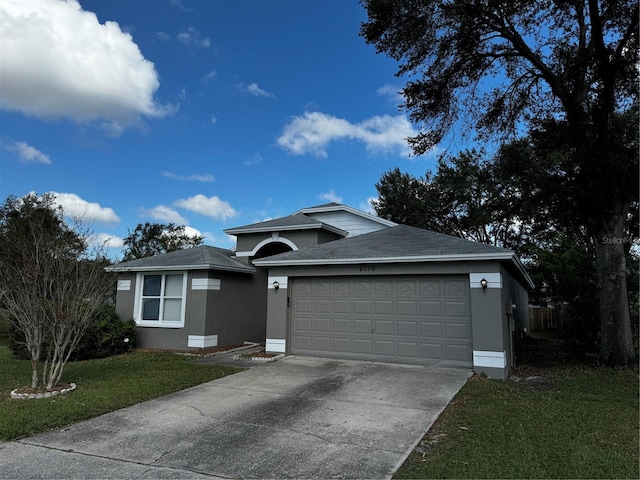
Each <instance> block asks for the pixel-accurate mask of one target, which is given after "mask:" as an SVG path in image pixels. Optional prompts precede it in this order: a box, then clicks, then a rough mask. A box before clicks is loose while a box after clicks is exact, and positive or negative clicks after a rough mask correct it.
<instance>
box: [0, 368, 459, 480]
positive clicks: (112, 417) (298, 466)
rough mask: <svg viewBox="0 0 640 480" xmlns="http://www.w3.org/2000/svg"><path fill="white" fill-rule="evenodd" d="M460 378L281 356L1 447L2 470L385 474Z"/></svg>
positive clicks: (124, 474) (127, 474)
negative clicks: (179, 390) (236, 372)
mask: <svg viewBox="0 0 640 480" xmlns="http://www.w3.org/2000/svg"><path fill="white" fill-rule="evenodd" d="M470 375H471V372H470V371H469V370H465V369H444V368H432V367H418V366H407V365H392V364H383V363H371V362H355V361H336V360H329V359H320V358H309V357H296V356H290V357H286V358H284V359H282V360H279V361H277V362H274V363H267V364H261V365H260V366H258V367H256V368H250V369H248V370H245V371H243V372H241V373H238V374H235V375H231V376H228V377H224V378H221V379H218V380H215V381H212V382H208V383H205V384H202V385H199V386H196V387H193V388H190V389H187V390H183V391H181V392H177V393H175V394H171V395H167V396H165V397H162V398H159V399H156V400H151V401H148V402H144V403H141V404H138V405H135V406H132V407H129V408H125V409H122V410H118V411H116V412H112V413H109V414H106V415H102V416H100V417H97V418H94V419H91V420H87V421H84V422H80V423H77V424H75V425H73V426H71V427H68V428H65V429H62V430H58V431H53V432H49V433H45V434H41V435H36V436H33V437H29V438H25V439H22V440H19V441H15V442H8V443H0V476H1V477H2V478H47V479H53V478H212V477H214V478H215V477H218V478H323V479H324V478H389V477H390V476H391V475H392V474H393V472H394V471H395V470H396V469H397V468H398V467H399V466H400V465H401V464H402V462H403V461H404V460H405V459H406V457H407V455H408V454H409V453H410V452H411V450H412V449H413V447H414V446H415V445H416V444H417V443H418V442H419V441H420V439H421V438H422V436H423V435H424V433H425V432H426V431H427V430H428V428H429V427H430V426H431V424H432V423H433V422H434V421H435V419H436V418H437V416H438V415H439V414H440V412H442V410H443V409H444V408H445V407H446V405H447V404H448V403H449V402H450V401H451V399H452V398H453V396H454V395H455V394H456V393H457V392H458V390H459V389H460V388H461V387H462V385H464V383H465V382H466V381H467V379H468V378H469V377H470Z"/></svg>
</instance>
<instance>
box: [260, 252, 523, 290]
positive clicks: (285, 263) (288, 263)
mask: <svg viewBox="0 0 640 480" xmlns="http://www.w3.org/2000/svg"><path fill="white" fill-rule="evenodd" d="M474 260H480V261H486V260H498V261H504V260H511V262H512V263H513V265H514V266H515V268H516V270H517V271H518V273H519V274H520V275H521V276H522V278H523V279H524V281H525V282H526V283H527V286H528V287H529V288H530V289H532V288H533V287H534V283H533V280H531V277H530V276H529V274H528V273H527V270H526V269H525V267H524V265H523V264H522V262H521V261H520V259H519V258H518V256H517V255H516V254H515V253H514V252H512V251H508V252H504V253H473V254H458V255H416V256H411V257H372V258H340V259H304V260H280V261H278V260H268V259H267V258H265V259H263V260H254V262H253V263H254V265H256V266H258V267H293V266H319V265H353V264H358V263H370V264H384V263H420V262H470V261H474Z"/></svg>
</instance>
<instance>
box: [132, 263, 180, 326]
mask: <svg viewBox="0 0 640 480" xmlns="http://www.w3.org/2000/svg"><path fill="white" fill-rule="evenodd" d="M140 282H141V284H142V289H141V296H140V297H139V315H138V317H137V318H138V323H140V324H144V325H150V326H151V325H156V326H167V327H169V326H174V327H175V326H178V327H180V326H182V325H184V314H183V312H184V290H185V283H184V274H182V273H171V274H169V273H167V274H158V273H154V274H144V275H141V278H140Z"/></svg>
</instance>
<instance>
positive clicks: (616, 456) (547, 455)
mask: <svg viewBox="0 0 640 480" xmlns="http://www.w3.org/2000/svg"><path fill="white" fill-rule="evenodd" d="M516 375H519V376H516V377H512V378H510V379H509V380H507V381H499V380H488V379H486V378H484V377H478V376H474V377H473V378H472V379H471V380H470V381H469V382H468V383H467V384H466V385H465V386H464V387H463V388H462V389H461V390H460V392H459V393H458V395H457V396H456V397H455V399H454V400H453V402H452V403H451V404H450V405H449V406H448V407H447V409H446V410H445V411H444V412H443V414H442V415H441V416H440V418H439V419H438V420H437V421H436V423H435V424H434V426H433V427H432V428H431V429H430V431H429V432H428V433H427V435H426V436H425V437H424V439H423V440H422V441H421V442H420V444H419V445H418V447H417V448H416V449H415V450H414V451H413V452H412V453H411V455H410V456H409V458H408V459H407V461H406V462H405V463H404V465H403V466H402V467H401V468H400V469H399V470H398V472H396V475H395V477H394V478H640V472H639V467H638V463H639V461H638V451H639V449H640V443H639V439H638V431H639V425H640V423H639V422H640V419H639V405H638V370H637V369H635V370H623V371H614V370H611V369H607V368H602V367H595V366H586V365H577V364H573V365H561V366H555V367H545V368H542V369H540V368H535V369H527V368H524V369H522V370H521V371H520V372H516Z"/></svg>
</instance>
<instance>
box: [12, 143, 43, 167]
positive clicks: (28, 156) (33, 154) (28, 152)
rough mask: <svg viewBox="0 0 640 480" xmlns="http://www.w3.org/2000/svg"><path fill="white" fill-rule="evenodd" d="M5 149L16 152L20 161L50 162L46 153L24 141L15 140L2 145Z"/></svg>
mask: <svg viewBox="0 0 640 480" xmlns="http://www.w3.org/2000/svg"><path fill="white" fill-rule="evenodd" d="M4 147H5V148H6V149H7V150H11V151H13V152H16V153H17V154H18V157H20V161H21V162H22V163H44V164H46V165H50V164H51V158H49V155H47V154H46V153H43V152H41V151H40V150H38V149H37V148H34V147H32V146H31V145H29V144H28V143H26V142H15V143H13V144H10V145H5V146H4Z"/></svg>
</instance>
